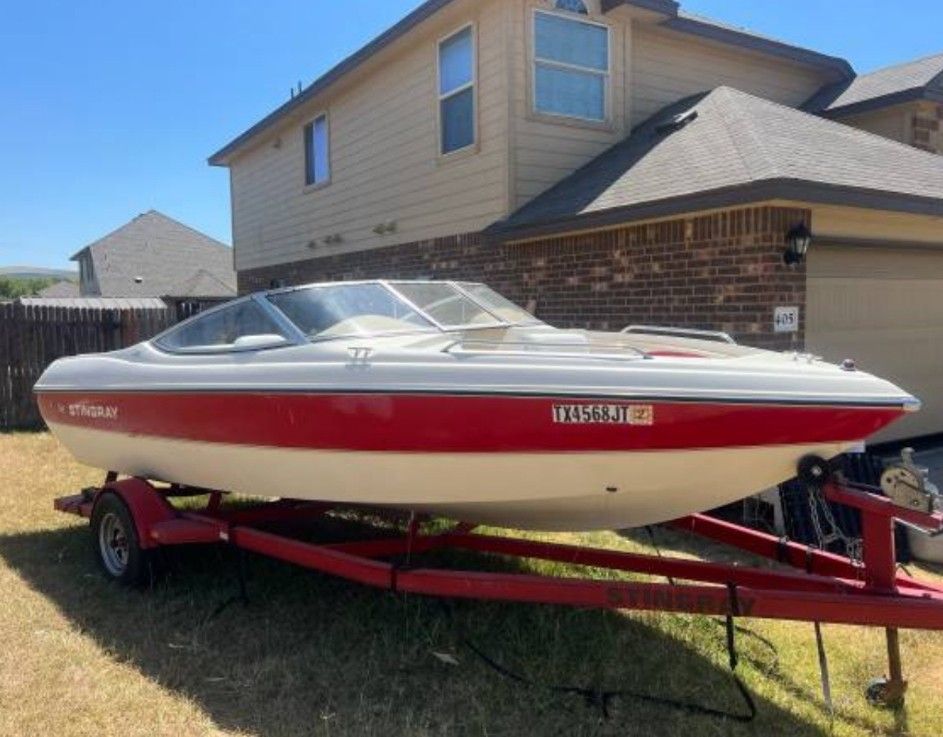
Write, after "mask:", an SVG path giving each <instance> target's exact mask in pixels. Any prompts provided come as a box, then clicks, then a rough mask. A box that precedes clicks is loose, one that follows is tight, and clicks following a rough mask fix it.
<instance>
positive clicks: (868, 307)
mask: <svg viewBox="0 0 943 737" xmlns="http://www.w3.org/2000/svg"><path fill="white" fill-rule="evenodd" d="M941 295H943V244H941V246H940V247H939V248H937V249H932V248H921V249H907V248H900V247H894V246H891V245H889V246H887V247H873V248H862V247H848V246H831V245H828V243H827V242H822V243H819V242H817V243H816V244H815V245H813V247H812V249H811V250H810V251H809V265H808V298H807V299H808V307H807V309H808V319H807V322H806V324H807V328H806V347H807V348H808V350H810V351H811V352H813V353H815V354H818V355H821V356H824V357H825V358H826V359H828V360H832V361H841V360H842V359H845V358H853V359H855V361H856V362H857V364H858V366H859V367H860V368H861V369H862V370H863V371H868V372H870V373H874V374H877V375H878V376H880V377H882V378H885V379H888V380H889V381H893V382H894V383H896V384H898V385H899V386H901V387H902V388H904V389H906V390H907V391H909V392H911V393H912V394H914V395H915V396H917V397H918V398H919V399H920V400H921V401H922V402H923V409H922V411H921V412H919V413H917V414H915V415H911V416H908V417H906V418H904V419H903V420H901V421H899V422H897V423H896V424H894V425H892V426H891V427H889V428H888V429H887V430H884V431H883V432H881V433H880V434H879V435H878V436H876V437H875V440H877V441H886V440H897V439H901V438H910V437H915V436H919V435H928V434H934V433H939V432H943V298H941Z"/></svg>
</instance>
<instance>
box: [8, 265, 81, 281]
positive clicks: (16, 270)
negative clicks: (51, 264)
mask: <svg viewBox="0 0 943 737" xmlns="http://www.w3.org/2000/svg"><path fill="white" fill-rule="evenodd" d="M0 276H5V277H7V278H8V279H51V280H52V281H78V280H79V275H78V272H75V271H68V270H67V269H46V268H43V267H42V266H0Z"/></svg>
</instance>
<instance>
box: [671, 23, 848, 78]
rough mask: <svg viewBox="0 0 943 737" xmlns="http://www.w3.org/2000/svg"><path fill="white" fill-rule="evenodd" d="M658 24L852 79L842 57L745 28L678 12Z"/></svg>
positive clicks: (846, 63)
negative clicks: (748, 30)
mask: <svg viewBox="0 0 943 737" xmlns="http://www.w3.org/2000/svg"><path fill="white" fill-rule="evenodd" d="M661 26H662V28H669V29H671V30H672V31H678V32H679V33H686V34H689V35H692V36H697V37H698V38H703V39H705V40H707V41H715V42H717V43H722V44H727V45H730V46H737V47H739V48H741V49H746V50H748V51H756V52H758V53H761V54H768V55H771V56H778V57H779V58H781V59H785V60H787V61H791V62H795V63H796V64H803V65H806V66H812V67H817V68H820V69H828V70H830V71H833V72H835V73H836V74H838V75H839V76H840V77H841V78H843V79H853V78H854V77H855V70H854V69H853V68H852V66H851V64H849V63H848V62H847V61H846V60H845V59H842V58H840V57H837V56H829V55H828V54H821V53H819V52H818V51H811V50H810V49H804V48H801V47H799V46H792V45H790V44H787V43H783V42H781V41H774V40H773V39H770V38H763V37H762V36H754V35H753V34H751V33H747V32H746V31H738V30H736V29H733V28H725V27H723V26H718V25H714V24H713V23H707V22H705V21H702V20H699V19H697V18H694V17H691V16H689V15H679V16H676V17H674V18H669V19H668V20H666V21H665V22H664V23H662V24H661Z"/></svg>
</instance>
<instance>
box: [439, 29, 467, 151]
mask: <svg viewBox="0 0 943 737" xmlns="http://www.w3.org/2000/svg"><path fill="white" fill-rule="evenodd" d="M439 128H440V130H441V135H442V140H441V142H440V151H441V152H442V153H443V154H450V153H452V152H453V151H460V150H461V149H463V148H468V147H469V146H471V145H473V144H474V143H475V36H474V33H473V32H472V28H471V26H469V27H468V28H465V29H463V30H461V31H459V32H458V33H456V34H454V35H452V36H450V37H449V38H447V39H445V40H444V41H442V42H440V43H439Z"/></svg>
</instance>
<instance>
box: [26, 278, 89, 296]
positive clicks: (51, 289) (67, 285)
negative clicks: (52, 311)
mask: <svg viewBox="0 0 943 737" xmlns="http://www.w3.org/2000/svg"><path fill="white" fill-rule="evenodd" d="M36 296H37V297H43V298H47V299H63V298H75V297H80V296H81V291H80V290H79V285H78V283H76V282H74V281H65V280H63V281H57V282H56V283H55V284H50V285H49V286H48V287H46V288H45V289H40V290H39V294H37V295H36Z"/></svg>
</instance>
